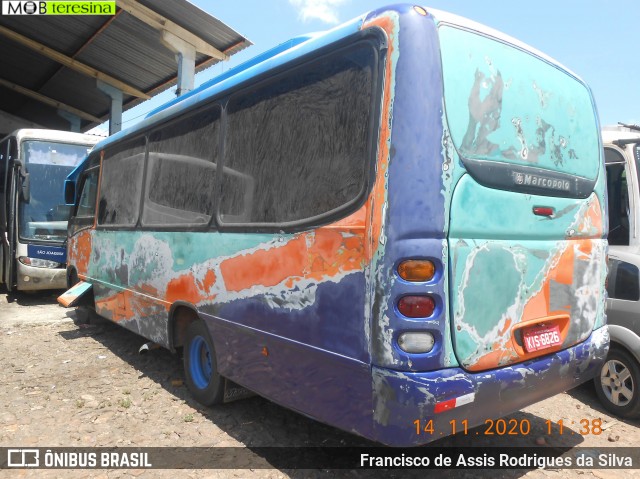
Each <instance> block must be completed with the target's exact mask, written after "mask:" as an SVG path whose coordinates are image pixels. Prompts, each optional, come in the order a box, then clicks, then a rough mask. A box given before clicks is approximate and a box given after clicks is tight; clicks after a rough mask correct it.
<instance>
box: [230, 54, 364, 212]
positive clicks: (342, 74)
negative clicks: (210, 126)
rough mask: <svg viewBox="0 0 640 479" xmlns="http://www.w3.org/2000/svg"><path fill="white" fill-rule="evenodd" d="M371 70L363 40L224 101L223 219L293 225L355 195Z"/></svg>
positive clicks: (361, 163)
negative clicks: (225, 120) (225, 113)
mask: <svg viewBox="0 0 640 479" xmlns="http://www.w3.org/2000/svg"><path fill="white" fill-rule="evenodd" d="M375 65H376V52H375V50H374V49H373V47H372V46H371V45H370V44H364V43H363V44H360V45H357V46H355V47H353V48H350V49H348V50H344V51H341V52H338V53H336V54H333V55H331V56H327V57H323V58H321V59H318V60H315V61H313V62H311V63H309V64H307V65H305V66H303V67H301V68H298V69H294V70H291V71H290V72H287V73H286V74H283V75H280V76H279V77H276V78H274V79H273V80H271V81H269V82H268V83H263V84H261V85H258V86H257V87H255V88H254V89H252V90H250V91H243V92H240V93H238V94H235V95H233V96H232V97H231V99H230V101H229V104H228V112H229V116H228V126H227V130H226V140H225V161H224V164H225V170H224V174H223V182H222V197H221V198H222V199H221V205H220V218H221V221H222V222H224V223H262V224H284V223H289V222H296V221H300V220H303V219H308V218H312V217H315V216H318V215H323V214H326V213H328V212H331V211H332V210H336V209H338V208H340V207H342V206H344V205H346V204H349V202H352V201H354V200H356V199H357V198H358V197H359V196H360V195H361V193H362V192H363V189H364V187H365V182H366V173H367V163H368V161H367V160H368V158H367V156H368V153H369V145H370V143H371V142H372V138H371V130H372V129H371V127H370V120H371V113H372V112H371V106H372V94H373V89H374V85H373V83H374V73H375Z"/></svg>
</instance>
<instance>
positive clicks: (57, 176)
mask: <svg viewBox="0 0 640 479" xmlns="http://www.w3.org/2000/svg"><path fill="white" fill-rule="evenodd" d="M90 149H91V145H74V144H65V143H55V142H49V141H33V140H30V141H25V142H23V144H22V158H23V162H24V164H25V166H26V169H27V172H28V173H29V177H30V178H29V179H30V190H31V191H30V198H29V201H28V202H25V201H22V200H21V202H20V213H19V219H20V238H21V239H22V240H23V241H24V240H44V241H57V242H62V241H64V239H65V238H66V235H67V220H68V218H69V207H68V206H66V205H65V201H64V195H63V184H64V180H65V178H66V177H67V175H68V174H69V173H70V172H71V170H73V169H74V168H75V167H76V166H77V165H78V163H79V162H80V161H81V160H82V159H83V158H84V157H85V156H86V155H87V153H88V151H89V150H90Z"/></svg>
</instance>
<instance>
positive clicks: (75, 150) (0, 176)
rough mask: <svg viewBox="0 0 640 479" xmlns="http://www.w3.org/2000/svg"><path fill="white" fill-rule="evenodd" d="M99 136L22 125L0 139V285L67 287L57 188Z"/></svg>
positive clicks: (65, 214) (63, 208)
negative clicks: (26, 127) (21, 127)
mask: <svg viewBox="0 0 640 479" xmlns="http://www.w3.org/2000/svg"><path fill="white" fill-rule="evenodd" d="M99 139H100V138H99V137H97V136H90V135H82V134H79V133H70V132H66V131H56V130H35V129H23V130H17V131H15V132H14V133H12V134H11V135H9V136H7V137H5V138H4V139H3V140H1V141H0V201H1V204H0V235H1V236H2V239H1V240H0V241H2V247H1V248H0V284H1V283H4V284H5V285H6V287H7V289H8V290H9V291H14V290H16V289H18V290H38V289H61V288H64V287H65V286H66V284H67V281H66V277H65V271H66V256H67V251H66V247H65V246H64V242H65V240H66V238H67V219H68V218H69V212H70V208H69V206H67V205H65V201H64V197H63V192H62V188H63V184H64V180H65V178H66V177H67V175H68V174H69V172H70V171H71V170H73V169H74V167H75V166H76V165H78V163H80V161H81V160H82V159H83V158H84V157H86V156H87V153H88V152H89V150H90V149H91V148H92V147H93V145H94V144H95V143H96V142H97V141H98V140H99Z"/></svg>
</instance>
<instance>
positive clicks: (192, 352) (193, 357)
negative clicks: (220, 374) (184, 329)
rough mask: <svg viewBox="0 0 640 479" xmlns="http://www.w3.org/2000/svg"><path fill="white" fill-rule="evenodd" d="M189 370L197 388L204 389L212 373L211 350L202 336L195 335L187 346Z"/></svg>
mask: <svg viewBox="0 0 640 479" xmlns="http://www.w3.org/2000/svg"><path fill="white" fill-rule="evenodd" d="M189 372H190V374H191V378H192V379H193V383H194V385H195V386H196V387H197V388H198V389H205V388H206V387H207V386H208V385H209V381H211V376H212V375H213V364H212V361H211V350H210V349H209V345H208V344H207V342H206V341H205V340H204V338H203V337H202V336H196V337H195V338H193V341H192V342H191V348H189Z"/></svg>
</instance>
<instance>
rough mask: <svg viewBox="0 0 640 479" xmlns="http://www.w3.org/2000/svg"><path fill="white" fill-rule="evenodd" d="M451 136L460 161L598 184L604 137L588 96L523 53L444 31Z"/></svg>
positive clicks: (556, 71)
mask: <svg viewBox="0 0 640 479" xmlns="http://www.w3.org/2000/svg"><path fill="white" fill-rule="evenodd" d="M440 39H441V51H442V67H443V76H444V97H445V108H446V114H447V121H448V124H449V128H450V131H451V137H452V139H453V143H454V144H455V146H456V148H457V150H458V152H459V153H460V155H461V156H462V157H463V158H469V159H472V160H495V161H500V162H503V163H512V164H518V165H523V166H535V167H537V168H543V169H548V170H552V171H556V172H559V173H566V174H571V175H577V176H581V177H584V178H588V179H591V180H593V179H595V178H596V177H597V174H598V164H599V161H600V154H599V141H598V138H599V132H598V128H597V121H596V115H595V111H594V106H593V103H592V101H591V95H590V93H589V90H588V89H587V88H586V87H585V86H584V85H583V84H582V83H581V82H579V81H578V80H576V79H575V78H573V77H572V76H570V75H569V74H567V73H565V72H563V71H562V70H561V69H559V68H558V67H556V66H554V65H552V64H550V63H547V62H546V61H544V60H542V59H540V58H538V57H536V56H534V55H533V54H530V53H527V52H525V51H523V50H520V49H519V48H516V47H514V46H510V45H508V44H505V43H502V42H500V41H498V40H494V39H491V38H488V37H485V36H482V35H479V34H476V33H472V32H469V31H465V30H460V29H458V28H453V27H450V26H442V27H440Z"/></svg>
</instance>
